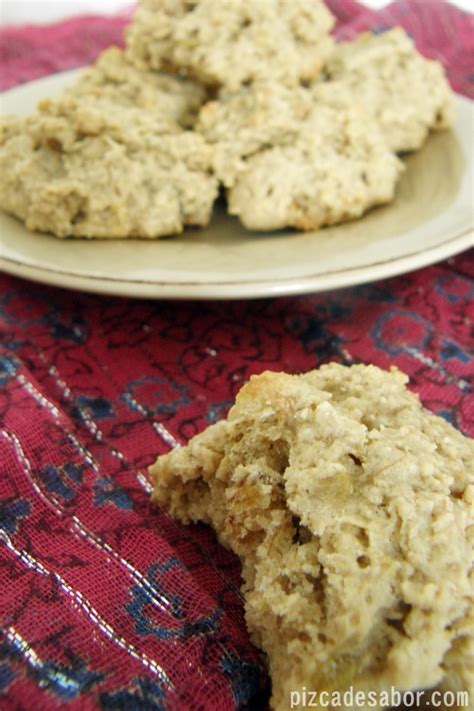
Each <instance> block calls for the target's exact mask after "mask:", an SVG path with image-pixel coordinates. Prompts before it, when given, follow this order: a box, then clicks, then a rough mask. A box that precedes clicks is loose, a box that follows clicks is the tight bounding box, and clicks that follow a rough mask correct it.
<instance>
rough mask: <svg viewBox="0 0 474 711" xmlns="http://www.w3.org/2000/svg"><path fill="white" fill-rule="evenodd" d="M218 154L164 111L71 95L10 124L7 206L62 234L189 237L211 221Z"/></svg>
mask: <svg viewBox="0 0 474 711" xmlns="http://www.w3.org/2000/svg"><path fill="white" fill-rule="evenodd" d="M211 159H212V153H211V149H210V148H209V146H207V145H206V143H205V141H204V140H203V138H202V137H201V136H200V135H198V134H195V133H192V132H191V131H183V130H182V129H181V128H180V127H179V126H178V125H177V124H176V123H175V122H174V121H172V120H171V119H168V118H164V117H163V115H162V112H161V111H160V110H159V111H152V110H149V111H144V110H143V109H141V108H134V107H128V108H127V107H124V106H123V105H122V106H121V105H119V104H117V103H112V102H108V101H107V100H105V99H101V100H100V101H95V100H92V99H87V98H86V97H79V98H73V97H71V96H64V97H63V98H60V99H57V100H54V101H53V100H52V101H44V102H42V104H41V105H40V108H39V111H38V112H37V113H36V114H34V115H33V116H31V117H28V118H21V119H19V118H16V117H10V118H4V119H2V120H1V121H0V206H1V207H2V208H3V209H4V210H5V211H6V212H8V213H10V214H12V215H14V216H16V217H18V218H20V219H21V220H23V221H24V222H25V224H26V227H27V228H28V229H29V230H37V231H41V232H51V233H53V234H54V235H57V236H58V237H68V236H73V237H98V238H109V237H144V238H154V237H161V236H164V235H170V234H174V233H179V232H181V231H182V230H183V228H184V226H185V225H206V224H207V223H208V222H209V219H210V216H211V211H212V205H213V203H214V200H215V198H216V196H217V181H216V179H215V178H214V176H213V175H212V172H211Z"/></svg>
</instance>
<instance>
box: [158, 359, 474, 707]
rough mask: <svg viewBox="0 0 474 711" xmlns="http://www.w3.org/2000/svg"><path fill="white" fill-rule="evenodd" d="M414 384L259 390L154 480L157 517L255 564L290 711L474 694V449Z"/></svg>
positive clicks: (280, 382)
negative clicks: (349, 695) (362, 695)
mask: <svg viewBox="0 0 474 711" xmlns="http://www.w3.org/2000/svg"><path fill="white" fill-rule="evenodd" d="M407 380H408V379H407V377H406V376H405V375H403V374H402V373H400V372H399V371H397V370H396V369H392V370H391V371H390V372H385V371H382V370H380V369H378V368H376V367H374V366H363V365H356V366H352V367H344V366H341V365H337V364H331V365H325V366H322V367H321V368H320V369H319V370H316V371H312V372H309V373H307V374H304V375H300V376H295V375H288V374H285V373H270V372H266V373H263V374H261V375H259V376H254V377H252V378H251V380H250V381H249V383H248V384H246V385H245V386H244V387H243V388H242V390H241V391H240V393H239V394H238V396H237V399H236V403H235V405H234V406H233V407H232V409H231V410H230V413H229V415H228V418H227V419H226V420H223V421H220V422H218V423H216V424H214V425H212V426H210V427H209V428H208V429H207V430H205V431H204V432H203V433H202V434H199V435H197V436H196V437H194V438H193V439H192V440H191V441H190V442H189V443H188V445H187V446H186V447H182V448H180V449H176V450H174V451H172V452H170V453H168V454H165V455H163V456H161V457H159V458H158V460H157V461H156V463H155V464H154V465H153V466H152V467H151V469H150V472H151V475H152V477H153V483H154V491H153V495H152V499H153V501H154V502H156V503H158V504H160V505H162V506H164V507H165V508H166V509H167V510H168V511H169V512H170V514H171V515H172V516H174V517H176V518H178V519H179V520H181V521H182V522H184V523H188V522H190V521H203V522H205V523H210V524H212V525H213V526H214V528H215V529H216V531H217V534H218V537H219V539H220V540H221V542H222V543H223V544H224V545H226V546H228V547H229V548H231V549H232V550H233V551H235V552H236V553H237V554H238V555H239V556H240V557H241V560H242V567H243V578H244V581H245V582H244V594H245V605H246V620H247V624H248V627H249V630H250V633H251V636H252V639H253V641H254V642H255V644H256V645H258V646H259V647H261V648H262V649H263V650H264V651H265V652H266V654H267V657H268V663H269V669H270V674H271V677H272V687H273V690H272V705H273V708H275V709H277V710H280V709H281V711H283V710H284V709H285V711H286V709H288V708H289V706H290V692H291V691H300V692H301V690H302V689H303V688H306V689H308V690H314V691H319V692H321V691H323V690H325V691H328V692H331V693H332V692H334V691H339V692H341V693H342V692H344V691H345V690H347V689H349V688H350V687H352V689H353V691H354V692H355V691H357V690H359V691H364V692H366V693H367V692H368V691H373V692H380V693H381V692H384V691H385V692H388V691H389V690H390V689H391V687H395V688H396V689H398V690H401V691H403V690H415V689H417V690H419V689H444V690H446V689H450V690H453V691H457V690H459V689H463V690H468V691H470V693H471V694H473V693H474V666H473V665H472V657H470V656H469V655H470V654H472V647H473V642H474V627H473V626H472V624H471V621H472V579H471V580H470V578H469V575H470V571H471V568H472V562H473V554H472V532H473V530H474V528H473V524H474V515H473V499H474V471H473V462H474V443H473V441H472V440H469V439H468V438H466V437H464V436H463V435H462V434H461V433H460V432H458V431H457V430H455V429H454V428H453V427H452V426H451V425H450V424H449V423H447V422H446V421H445V420H443V419H441V418H440V417H436V416H434V415H432V414H431V413H429V412H428V411H426V410H424V409H423V407H422V406H421V404H420V402H419V400H418V397H417V396H416V395H415V394H413V393H411V392H410V391H409V390H408V389H407V388H406V382H407ZM470 616H471V617H470ZM379 698H380V697H379ZM471 699H472V696H471ZM339 707H340V708H351V707H350V706H344V704H342V705H340V706H339ZM369 707H370V708H374V707H377V706H374V705H373V704H372V703H369V704H368V705H367V706H366V707H364V706H360V708H369Z"/></svg>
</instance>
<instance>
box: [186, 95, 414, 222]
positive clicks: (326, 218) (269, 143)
mask: <svg viewBox="0 0 474 711" xmlns="http://www.w3.org/2000/svg"><path fill="white" fill-rule="evenodd" d="M196 128H197V130H198V131H200V132H201V133H202V134H203V136H204V137H205V138H206V140H207V141H208V142H209V143H211V144H212V145H213V146H214V149H215V152H214V167H215V172H216V175H217V177H218V178H219V179H220V180H221V181H222V182H223V184H224V185H225V186H226V187H227V188H228V194H227V200H228V210H229V212H230V214H232V215H237V216H238V217H239V219H240V220H241V221H242V223H243V224H244V225H245V227H247V228H248V229H255V230H274V229H280V228H284V227H296V228H297V229H302V230H312V229H317V228H318V227H321V226H323V225H331V224H336V223H339V222H342V221H344V220H348V219H353V218H356V217H360V216H361V215H362V214H363V213H364V212H366V211H367V210H368V209H369V208H370V207H372V206H374V205H379V204H382V203H386V202H389V201H390V200H392V199H393V197H394V192H395V186H396V183H397V180H398V177H399V175H400V173H401V170H402V167H403V165H402V163H401V162H400V161H399V160H398V158H397V157H396V156H395V155H394V154H393V153H392V152H391V151H390V150H389V149H388V148H387V146H386V144H385V141H384V139H383V136H382V134H381V132H380V131H379V129H378V126H377V125H376V123H375V121H374V120H373V119H372V117H371V116H370V115H369V114H367V113H366V112H365V111H364V110H363V109H362V108H357V107H354V108H352V107H349V106H344V107H342V108H341V107H338V106H336V107H335V106H333V105H331V103H329V102H325V101H315V100H314V97H313V96H312V94H311V92H310V91H308V90H306V89H304V88H302V87H299V88H297V89H290V88H287V87H282V86H277V85H274V84H269V83H267V82H263V83H256V84H255V85H253V86H252V87H247V88H244V89H241V90H240V92H237V93H235V94H228V93H225V92H224V93H223V94H222V95H221V96H220V97H219V98H218V99H217V100H216V101H213V102H210V103H208V104H206V105H205V106H204V107H203V108H202V109H201V112H200V115H199V118H198V122H197V124H196Z"/></svg>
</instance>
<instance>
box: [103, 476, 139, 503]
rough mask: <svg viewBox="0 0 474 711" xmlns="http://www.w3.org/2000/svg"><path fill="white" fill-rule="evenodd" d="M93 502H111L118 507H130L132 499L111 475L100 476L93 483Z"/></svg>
mask: <svg viewBox="0 0 474 711" xmlns="http://www.w3.org/2000/svg"><path fill="white" fill-rule="evenodd" d="M94 504H95V505H96V506H104V505H105V504H113V505H114V506H117V508H119V509H132V508H133V501H132V500H131V498H130V497H129V495H128V494H127V492H126V491H124V489H122V488H121V487H120V486H119V485H118V484H117V482H116V481H115V480H114V479H113V478H112V477H102V478H101V479H98V480H97V481H96V482H95V484H94Z"/></svg>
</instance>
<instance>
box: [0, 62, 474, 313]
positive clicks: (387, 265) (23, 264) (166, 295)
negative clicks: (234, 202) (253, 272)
mask: <svg viewBox="0 0 474 711" xmlns="http://www.w3.org/2000/svg"><path fill="white" fill-rule="evenodd" d="M82 68H83V67H78V68H74V69H69V70H65V71H61V72H56V73H53V74H48V75H46V76H43V77H40V78H38V79H34V80H32V81H29V82H24V83H23V84H20V85H17V86H15V87H12V88H10V89H8V90H6V91H3V92H1V93H0V100H1V99H2V98H4V97H5V96H6V95H7V94H11V93H15V92H18V91H20V92H24V91H28V89H29V88H31V87H32V85H34V86H35V87H36V88H38V85H40V84H42V83H47V82H48V81H49V82H52V81H54V80H56V81H57V80H58V79H59V80H61V79H67V78H69V77H70V78H73V77H74V76H75V75H77V74H79V72H80V71H81V69H82ZM455 96H456V99H457V101H459V102H461V103H463V104H464V105H465V106H469V110H470V111H472V110H473V102H472V101H471V100H470V99H469V98H467V97H465V96H462V95H460V94H455ZM0 108H1V109H2V111H3V107H2V106H0ZM13 219H15V218H13ZM25 229H26V228H25ZM453 231H456V234H454V235H453V234H452V233H451V234H450V235H449V236H447V237H446V238H445V239H443V240H442V241H440V242H438V243H437V244H435V245H433V246H431V247H425V248H423V249H417V250H414V251H410V252H409V253H407V252H405V253H404V254H402V255H400V256H395V257H391V258H388V259H378V260H376V261H373V262H370V263H366V264H362V265H358V266H354V267H350V266H345V267H341V268H340V269H337V268H333V269H329V270H327V271H323V272H318V273H317V274H302V275H291V276H288V277H284V276H282V275H279V276H277V277H273V278H272V277H270V276H269V277H268V278H265V277H262V276H260V277H258V278H249V279H245V278H240V279H232V278H227V279H225V280H223V281H198V280H197V281H196V280H192V279H186V278H183V279H179V278H178V279H177V278H174V279H173V280H170V281H167V280H166V278H164V277H163V276H161V275H160V276H159V277H157V278H152V277H150V278H148V279H147V278H142V279H137V278H130V277H127V276H118V277H112V276H103V275H94V274H89V275H84V274H78V273H75V272H70V271H68V270H66V269H62V268H55V267H54V266H44V265H43V266H38V265H35V264H31V263H30V264H29V263H28V261H20V260H18V259H14V258H13V257H9V256H6V255H5V254H0V270H2V271H4V272H6V273H7V274H10V275H12V276H17V277H20V278H26V279H29V280H31V281H34V282H37V283H42V284H47V285H50V286H56V287H60V288H66V289H70V290H76V291H77V290H80V291H85V292H89V293H96V294H107V295H111V296H119V297H124V296H125V297H134V298H155V299H159V298H163V299H196V300H208V299H209V300H218V299H229V300H232V299H257V298H272V297H278V296H294V295H298V294H307V293H319V292H322V291H326V290H334V289H342V288H348V287H351V286H355V285H358V284H363V283H367V282H370V281H378V280H381V279H387V278H390V277H394V276H397V275H401V274H405V273H408V272H411V271H414V270H416V269H420V268H422V267H425V266H429V265H431V264H435V263H436V262H438V261H440V260H443V259H446V258H449V257H452V256H455V255H456V254H459V253H460V252H463V251H464V250H466V249H469V248H470V247H472V246H474V219H473V220H472V221H471V224H470V225H465V226H463V227H462V229H459V227H458V228H457V229H456V230H454V229H453ZM31 234H34V233H31ZM47 236H48V237H50V238H51V239H57V238H56V237H54V236H53V235H47ZM0 247H1V243H0ZM2 251H3V250H2ZM374 272H375V274H374ZM341 277H344V279H343V283H341Z"/></svg>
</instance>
